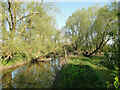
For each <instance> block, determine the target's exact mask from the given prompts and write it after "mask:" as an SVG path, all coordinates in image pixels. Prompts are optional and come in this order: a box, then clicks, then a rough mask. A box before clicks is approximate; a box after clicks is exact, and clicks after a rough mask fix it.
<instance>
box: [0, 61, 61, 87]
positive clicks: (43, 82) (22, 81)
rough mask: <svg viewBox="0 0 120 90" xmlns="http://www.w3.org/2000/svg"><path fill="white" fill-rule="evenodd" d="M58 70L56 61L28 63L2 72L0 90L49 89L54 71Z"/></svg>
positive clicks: (58, 64) (59, 67)
mask: <svg viewBox="0 0 120 90" xmlns="http://www.w3.org/2000/svg"><path fill="white" fill-rule="evenodd" d="M60 69H61V66H60V63H59V60H58V59H53V60H52V61H49V62H37V63H34V64H33V63H32V64H31V63H29V64H26V65H23V66H21V67H18V68H15V69H12V70H8V71H7V72H6V73H4V72H3V73H4V74H2V75H0V88H1V89H2V88H51V86H52V83H53V81H54V79H55V75H56V71H58V70H60Z"/></svg>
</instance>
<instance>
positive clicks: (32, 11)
mask: <svg viewBox="0 0 120 90" xmlns="http://www.w3.org/2000/svg"><path fill="white" fill-rule="evenodd" d="M119 8H120V5H119V2H111V3H110V4H108V5H105V6H103V7H99V6H98V5H94V6H92V7H89V8H88V9H85V8H83V9H79V10H77V11H75V12H74V13H73V14H72V15H71V16H69V17H68V19H67V21H66V24H65V26H64V27H62V29H61V30H59V29H57V23H56V21H55V14H59V8H57V7H55V5H54V3H45V2H44V1H43V0H42V1H41V2H28V3H26V2H12V1H11V0H8V1H7V2H0V13H1V16H0V22H1V30H2V32H1V37H0V40H1V47H0V48H1V49H0V53H1V57H0V63H1V65H7V64H8V63H9V62H12V61H13V62H12V63H14V62H16V61H18V62H19V61H20V58H22V62H24V60H27V62H29V61H39V60H40V59H42V58H45V57H50V54H51V53H52V54H54V55H58V56H59V57H65V59H66V60H67V57H68V56H69V55H70V54H74V55H75V54H77V55H78V56H82V57H83V58H91V57H92V56H95V55H103V58H105V62H106V63H105V65H106V66H107V67H108V68H109V69H111V70H114V69H115V68H116V72H117V74H114V75H115V80H114V87H115V88H119V87H120V71H119V70H120V69H119V67H120V58H119V57H120V9H119ZM109 41H112V43H111V44H108V42H109ZM91 60H92V58H91ZM72 67H73V66H72ZM81 68H83V67H81ZM76 69H77V70H79V69H80V68H76Z"/></svg>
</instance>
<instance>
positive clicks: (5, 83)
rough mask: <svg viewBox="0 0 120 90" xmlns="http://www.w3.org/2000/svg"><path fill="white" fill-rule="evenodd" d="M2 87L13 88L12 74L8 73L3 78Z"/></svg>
mask: <svg viewBox="0 0 120 90" xmlns="http://www.w3.org/2000/svg"><path fill="white" fill-rule="evenodd" d="M1 80H2V81H1V82H0V85H2V88H13V85H12V84H11V82H12V74H11V72H9V73H6V74H4V75H3V76H2V78H1Z"/></svg>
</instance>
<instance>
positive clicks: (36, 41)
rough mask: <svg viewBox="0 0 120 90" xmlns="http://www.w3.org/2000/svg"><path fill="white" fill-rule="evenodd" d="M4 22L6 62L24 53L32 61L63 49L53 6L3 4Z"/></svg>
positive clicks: (2, 19) (4, 57)
mask: <svg viewBox="0 0 120 90" xmlns="http://www.w3.org/2000/svg"><path fill="white" fill-rule="evenodd" d="M0 8H1V9H0V13H2V18H1V19H0V21H1V23H2V37H1V39H2V48H1V49H2V50H1V52H2V58H3V59H4V60H7V59H11V58H12V56H14V54H15V53H19V54H20V53H24V54H25V56H26V57H27V58H28V59H29V60H30V59H31V58H32V59H33V58H37V57H38V56H42V55H44V54H45V53H47V52H49V51H50V50H55V49H57V47H58V46H59V43H60V42H59V37H60V31H59V30H57V29H56V22H55V19H54V17H53V16H54V15H53V14H52V13H51V12H57V11H58V9H57V8H56V7H54V6H53V4H47V3H44V2H43V0H42V1H41V2H40V3H38V2H29V3H24V2H12V1H11V0H8V1H7V2H0Z"/></svg>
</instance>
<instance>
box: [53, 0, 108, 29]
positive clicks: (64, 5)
mask: <svg viewBox="0 0 120 90" xmlns="http://www.w3.org/2000/svg"><path fill="white" fill-rule="evenodd" d="M108 3H110V2H57V3H55V4H56V5H57V7H58V9H59V10H60V14H56V22H57V24H58V29H61V28H62V27H63V26H64V25H65V23H66V20H67V19H68V17H69V16H71V15H72V13H73V12H74V11H76V10H78V9H82V8H83V7H85V8H86V9H87V8H88V7H90V6H93V5H94V4H100V6H104V5H105V4H108Z"/></svg>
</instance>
